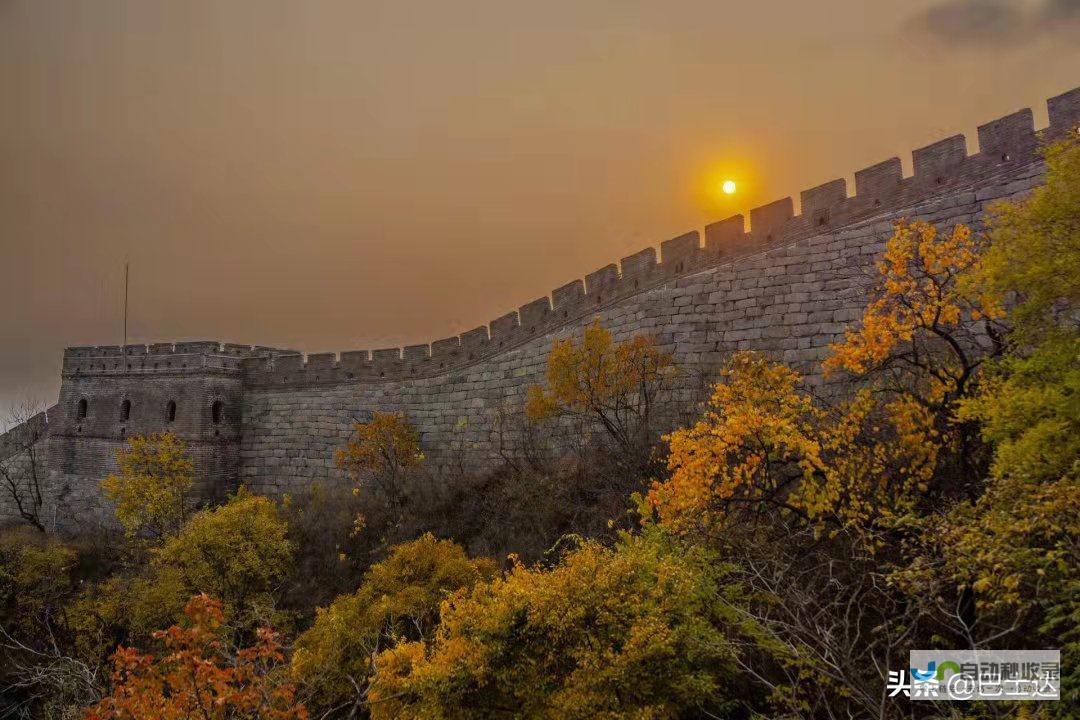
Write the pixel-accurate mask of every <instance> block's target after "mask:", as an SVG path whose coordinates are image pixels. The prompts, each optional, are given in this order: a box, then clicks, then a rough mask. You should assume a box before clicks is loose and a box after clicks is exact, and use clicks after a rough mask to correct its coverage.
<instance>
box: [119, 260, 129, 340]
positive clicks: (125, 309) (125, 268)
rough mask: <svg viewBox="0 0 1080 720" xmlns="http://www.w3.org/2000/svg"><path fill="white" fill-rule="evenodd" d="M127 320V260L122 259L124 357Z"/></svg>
mask: <svg viewBox="0 0 1080 720" xmlns="http://www.w3.org/2000/svg"><path fill="white" fill-rule="evenodd" d="M127 320H128V262H127V260H125V261H124V344H123V345H122V346H121V347H123V348H124V357H125V358H126V357H127V344H128V341H127V337H128V336H127Z"/></svg>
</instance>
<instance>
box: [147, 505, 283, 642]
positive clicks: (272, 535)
mask: <svg viewBox="0 0 1080 720" xmlns="http://www.w3.org/2000/svg"><path fill="white" fill-rule="evenodd" d="M287 533H288V525H287V524H286V523H285V521H284V519H283V518H282V517H281V515H280V513H279V512H278V509H277V506H276V505H275V504H274V502H273V501H272V500H270V499H269V498H266V497H262V496H258V495H252V494H251V493H249V492H247V491H245V490H243V489H241V490H240V491H239V492H237V493H236V495H234V496H232V497H231V498H229V501H228V502H227V503H226V504H225V505H223V506H221V507H218V508H214V509H213V510H204V511H202V512H199V513H197V514H196V515H194V516H193V517H192V518H191V520H190V521H188V523H187V524H186V525H184V527H183V528H182V529H181V530H180V531H179V532H178V533H176V534H175V535H173V536H172V537H170V538H169V539H168V540H166V542H165V543H164V544H163V545H162V546H161V547H160V548H158V549H156V550H155V551H154V553H153V557H152V559H151V565H150V570H149V572H148V573H147V574H146V575H145V576H144V577H143V578H139V579H138V580H137V581H136V582H135V584H134V587H133V589H132V595H133V602H134V604H135V608H133V610H132V614H133V616H134V619H135V620H136V621H137V622H138V623H139V624H140V625H141V626H143V627H148V626H150V625H151V624H152V623H162V624H163V622H165V621H168V620H171V619H175V618H177V616H178V615H179V612H180V611H181V610H182V608H183V607H184V603H185V602H186V600H187V598H189V597H191V596H192V595H194V594H198V593H208V594H210V595H212V596H214V597H215V598H219V600H220V602H221V605H222V609H223V611H224V613H225V616H226V617H227V618H228V619H229V620H230V622H231V623H232V624H233V625H235V626H237V627H239V628H241V629H244V628H250V627H253V626H256V625H258V624H259V623H260V622H261V621H262V620H263V615H265V614H266V613H268V612H270V611H272V609H273V606H274V592H275V591H276V590H277V588H278V586H279V585H280V583H281V582H282V580H283V579H284V578H285V576H286V575H287V573H288V572H289V570H290V566H291V562H292V552H293V548H292V544H291V543H290V541H289V539H288V536H287ZM158 627H160V624H159V625H158Z"/></svg>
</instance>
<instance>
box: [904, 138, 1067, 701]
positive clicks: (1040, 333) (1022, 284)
mask: <svg viewBox="0 0 1080 720" xmlns="http://www.w3.org/2000/svg"><path fill="white" fill-rule="evenodd" d="M1046 161H1047V177H1046V184H1045V185H1044V186H1042V187H1040V188H1038V189H1036V190H1035V191H1034V192H1033V193H1032V195H1031V197H1030V198H1028V199H1027V200H1025V201H1023V202H1019V203H1007V204H1003V205H999V206H997V207H995V208H994V209H993V210H992V213H991V215H990V222H989V226H990V236H991V245H990V249H989V250H988V252H987V255H986V259H985V262H984V263H983V264H982V266H981V268H980V272H979V273H978V274H976V275H974V276H972V277H971V278H970V279H969V282H970V283H971V284H972V285H973V286H978V287H984V288H989V289H991V290H992V291H996V292H998V293H1001V294H1005V293H1012V294H1013V295H1012V297H1013V298H1014V300H1015V301H1014V303H1013V305H1012V307H1011V308H1010V311H1009V321H1010V324H1011V326H1012V327H1011V331H1010V333H1009V336H1008V338H1009V343H1010V353H1009V354H1008V355H1007V356H1006V357H1004V358H1002V360H1001V361H1000V362H998V363H996V364H994V365H993V366H992V367H991V368H990V372H989V378H988V380H987V381H986V382H984V383H983V384H982V386H981V388H980V391H979V392H978V393H977V394H976V395H974V396H973V397H971V398H968V399H967V400H966V401H965V402H963V403H962V406H961V408H960V411H959V413H958V414H959V416H960V417H961V418H963V419H965V420H967V421H972V422H978V423H979V424H980V427H981V430H982V435H983V438H984V439H985V440H986V441H988V442H989V443H991V444H992V446H993V460H992V463H991V465H990V473H989V474H990V478H989V480H988V483H987V489H986V492H985V493H984V494H982V495H981V496H980V497H978V498H977V499H976V500H974V501H973V502H968V503H960V504H958V505H957V506H956V507H954V508H952V509H951V511H950V512H949V513H948V514H947V515H946V516H945V517H944V518H943V521H942V523H941V524H940V526H939V527H938V528H937V530H938V537H940V538H941V543H940V545H939V546H936V547H934V548H933V549H934V550H935V552H936V557H938V558H940V559H941V560H940V566H941V567H942V568H943V569H944V571H945V572H946V573H948V574H949V575H950V576H951V578H952V579H953V581H954V582H957V583H962V584H964V585H965V586H966V587H969V588H971V590H972V592H973V593H974V595H975V598H976V602H977V608H978V610H979V615H980V618H982V619H983V620H984V621H985V622H993V623H995V624H996V625H997V626H1000V627H1011V626H1014V625H1016V624H1026V625H1027V627H1028V628H1032V627H1034V628H1037V630H1038V631H1039V632H1040V633H1042V634H1043V635H1044V636H1045V637H1047V638H1048V641H1049V642H1050V643H1051V644H1055V643H1056V644H1057V645H1058V646H1060V647H1062V649H1063V658H1062V660H1063V669H1064V668H1071V671H1069V674H1065V673H1064V672H1063V678H1064V681H1065V683H1064V684H1065V687H1064V688H1063V691H1064V692H1066V693H1076V692H1080V599H1078V598H1080V571H1078V568H1080V561H1078V558H1080V540H1078V538H1080V363H1078V362H1077V358H1080V322H1078V318H1080V141H1077V140H1075V139H1074V140H1071V141H1066V142H1063V143H1060V144H1057V145H1055V146H1052V147H1050V148H1048V150H1047V151H1046ZM916 570H919V568H916ZM913 575H914V576H915V577H917V580H918V581H917V582H916V587H918V588H924V587H925V586H926V581H927V579H926V575H927V573H926V572H914V573H913ZM1028 632H1029V635H1028V637H1031V634H1030V630H1029V631H1028Z"/></svg>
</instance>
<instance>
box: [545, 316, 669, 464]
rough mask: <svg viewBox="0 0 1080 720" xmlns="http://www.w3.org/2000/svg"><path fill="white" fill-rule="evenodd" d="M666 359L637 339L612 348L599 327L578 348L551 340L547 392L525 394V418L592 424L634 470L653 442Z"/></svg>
mask: <svg viewBox="0 0 1080 720" xmlns="http://www.w3.org/2000/svg"><path fill="white" fill-rule="evenodd" d="M674 371H675V368H674V364H673V361H672V356H671V353H668V352H664V351H662V350H660V349H659V348H658V347H657V346H656V343H655V341H654V340H653V339H652V338H650V337H647V336H644V335H637V336H635V337H633V338H631V339H629V340H626V341H624V342H620V343H617V342H615V340H614V338H613V337H612V335H611V333H610V332H609V331H608V330H607V329H605V328H604V327H602V326H601V325H600V322H599V321H596V322H594V323H593V324H592V325H590V326H588V327H587V328H585V331H584V333H583V335H582V338H581V342H580V343H575V342H574V340H573V339H572V338H568V339H566V340H556V341H555V342H554V344H553V345H552V348H551V353H550V354H549V355H548V359H547V385H548V387H547V389H546V390H545V389H544V388H543V387H542V386H540V385H534V386H532V387H530V388H529V395H528V401H527V404H526V413H527V414H528V416H529V418H530V419H532V420H534V421H538V420H544V419H547V418H552V417H560V416H563V417H570V418H574V419H578V420H584V421H587V422H588V423H590V424H591V423H597V424H599V425H600V427H602V428H603V429H604V431H605V432H606V433H607V435H608V437H610V438H611V440H612V441H613V442H614V444H615V447H616V449H617V450H618V451H619V453H620V454H621V457H622V458H624V462H625V463H626V464H627V465H628V466H629V467H631V468H633V469H634V470H640V469H641V468H642V467H643V466H644V464H645V462H646V460H647V455H648V452H649V448H650V446H651V444H652V442H653V439H654V438H653V437H652V433H653V427H652V420H653V419H654V418H653V413H654V411H655V409H656V403H657V399H658V397H659V395H660V393H661V391H662V390H663V389H664V387H665V386H666V385H667V383H668V382H669V380H670V379H671V377H672V376H673V375H674Z"/></svg>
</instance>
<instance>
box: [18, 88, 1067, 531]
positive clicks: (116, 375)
mask: <svg viewBox="0 0 1080 720" xmlns="http://www.w3.org/2000/svg"><path fill="white" fill-rule="evenodd" d="M1047 109H1048V113H1049V126H1048V127H1047V128H1044V129H1042V130H1039V131H1036V129H1035V127H1034V121H1033V115H1032V112H1031V111H1030V110H1022V111H1019V112H1016V113H1013V114H1011V115H1007V116H1005V117H1002V118H1000V119H998V120H994V121H993V122H990V123H987V124H985V125H982V126H980V127H979V128H978V148H979V150H978V152H977V153H975V154H971V155H969V154H968V151H967V141H966V139H965V137H964V136H963V135H954V136H952V137H949V138H946V139H944V140H941V141H940V142H936V143H933V144H932V145H929V146H926V147H924V148H921V149H919V150H916V151H914V153H913V156H912V160H913V174H912V176H911V177H904V176H903V171H902V167H901V162H900V159H899V158H895V157H894V158H891V159H889V160H886V161H884V162H881V163H878V164H877V165H873V166H871V167H869V168H866V169H864V170H859V171H857V172H856V173H855V188H854V189H855V193H854V195H853V196H849V195H848V188H847V183H846V182H845V181H844V180H843V179H839V180H833V181H831V182H827V183H825V184H822V185H819V186H818V187H815V188H811V189H809V190H806V191H803V192H802V193H801V196H800V201H801V202H800V209H801V210H800V214H799V215H795V214H794V204H793V201H792V199H791V198H790V197H788V198H784V199H782V200H778V201H776V202H773V203H770V204H768V205H765V206H763V207H759V208H755V209H753V210H751V211H750V228H749V231H747V230H746V228H745V223H744V218H743V216H741V215H736V216H734V217H731V218H728V219H726V220H722V221H720V222H717V223H713V224H711V225H708V226H706V227H705V228H704V232H703V233H701V232H698V231H693V232H689V233H686V234H683V235H680V236H678V237H676V238H674V239H672V240H668V241H666V242H664V243H662V244H661V245H660V254H659V259H658V257H657V252H656V248H653V247H649V248H645V249H644V250H642V251H640V252H638V253H635V254H633V255H631V256H629V257H626V258H623V259H622V260H621V261H620V263H619V264H618V265H616V264H611V265H607V266H605V267H603V268H600V269H599V270H596V271H595V272H592V273H589V274H588V275H586V276H585V278H584V280H580V279H578V280H574V281H573V282H570V283H567V284H566V285H563V286H562V287H559V288H557V289H555V290H554V291H552V293H551V296H550V297H548V296H545V297H542V298H539V299H537V300H534V301H532V302H529V303H526V304H524V305H522V306H521V307H520V308H519V309H518V310H516V311H512V312H509V313H507V314H505V315H502V316H500V317H498V318H496V319H495V320H492V321H491V322H490V324H489V325H487V326H482V327H478V328H476V329H474V330H470V331H469V332H466V333H463V334H462V335H460V336H457V337H450V338H446V339H442V340H436V341H434V342H432V343H431V344H430V345H427V344H425V345H412V346H409V347H405V348H403V349H401V348H391V349H378V350H373V351H371V352H370V353H369V352H368V351H367V350H348V351H344V352H341V353H340V354H338V353H321V354H309V355H307V356H306V358H305V357H304V356H303V355H302V354H300V353H297V352H294V351H289V350H282V349H275V348H269V347H260V346H250V345H236V344H221V343H218V342H177V343H175V344H173V343H159V344H153V345H148V346H146V345H129V346H126V347H119V346H104V347H73V348H68V349H67V350H66V351H65V353H64V364H63V377H62V385H61V390H60V396H59V399H58V402H57V404H56V405H54V406H52V407H50V408H49V409H48V410H47V411H45V412H44V413H41V414H39V415H37V416H35V417H33V418H31V419H30V420H29V421H28V422H27V423H25V424H23V425H21V426H18V427H16V428H13V429H12V430H10V431H9V432H8V433H6V434H5V435H3V436H0V462H6V463H8V466H9V467H14V468H16V469H17V470H18V469H19V468H23V470H24V471H25V468H24V467H23V466H25V465H26V464H27V463H28V460H27V457H26V456H27V453H26V452H25V450H26V448H27V446H28V444H29V443H33V446H34V448H36V450H37V453H36V455H35V462H37V463H38V464H39V465H40V466H41V467H43V468H44V479H45V486H46V490H47V492H46V495H47V497H46V504H47V506H48V509H47V512H46V513H45V514H44V515H45V517H46V518H47V520H48V521H49V522H50V523H51V524H53V525H57V526H62V527H65V528H76V527H77V526H78V525H79V520H80V518H84V517H85V518H90V517H95V516H97V515H99V514H100V512H101V511H102V510H103V509H104V508H103V505H102V499H101V497H100V494H99V490H98V483H99V481H100V480H101V479H102V478H103V477H105V475H107V474H108V473H109V472H110V471H112V470H113V469H114V467H115V465H114V458H113V454H114V451H115V450H116V449H117V448H118V447H121V446H122V445H123V443H124V442H125V439H126V438H127V437H130V436H131V435H134V434H142V433H148V432H154V431H164V430H169V431H171V432H174V433H176V434H177V435H178V436H180V437H181V438H183V439H184V440H185V441H186V442H187V443H188V445H189V447H190V449H191V452H192V455H193V457H194V459H195V462H196V474H197V478H198V490H199V493H200V494H201V496H203V497H205V498H218V497H221V496H223V495H224V494H225V493H226V492H228V491H231V490H232V489H234V488H236V487H237V486H238V485H241V484H243V485H246V486H247V487H249V488H251V489H252V490H254V491H256V492H261V493H271V494H274V493H284V492H295V491H297V490H300V489H302V488H304V487H305V486H308V485H310V484H312V483H314V482H316V481H324V482H327V483H334V482H339V481H341V480H342V479H343V477H342V474H341V471H339V470H337V469H336V468H335V467H334V463H333V452H334V450H335V449H336V448H338V447H340V446H341V445H342V444H344V443H345V442H346V441H347V439H348V438H349V437H350V434H351V431H352V424H353V422H354V420H355V419H357V418H360V419H362V418H364V417H365V416H366V415H368V414H369V413H370V412H371V411H373V410H384V411H389V410H392V411H404V412H405V413H406V415H407V417H408V419H409V421H410V422H412V423H413V424H414V425H415V426H416V427H417V429H418V430H419V432H420V433H421V442H422V445H423V447H424V451H425V454H426V455H427V456H428V457H429V458H430V459H431V461H432V462H433V463H436V464H437V463H440V462H441V463H446V462H449V461H450V460H451V457H452V458H453V461H454V462H456V463H459V464H460V465H461V466H463V467H466V468H469V469H471V470H477V471H482V470H484V469H485V468H490V467H493V466H494V465H495V464H496V463H498V462H500V453H506V452H510V453H512V452H515V448H514V447H513V446H512V445H511V446H508V447H499V448H496V447H495V442H496V440H495V435H496V433H495V428H494V424H495V422H496V418H497V417H499V414H500V411H501V410H502V409H504V408H514V407H517V408H520V406H521V404H522V402H523V398H524V396H525V392H526V389H527V387H528V386H529V385H531V384H534V383H537V382H540V381H542V379H543V373H544V362H545V358H546V356H547V353H548V351H549V349H550V348H551V344H552V341H553V340H554V339H555V338H562V337H568V336H571V335H577V334H579V333H580V332H581V330H582V328H583V327H584V326H585V325H587V324H589V323H591V322H592V321H593V320H594V319H598V320H599V322H600V323H601V324H602V325H603V326H604V327H606V328H608V329H609V330H611V331H612V333H613V334H614V335H615V336H616V338H617V339H625V338H628V337H631V336H633V335H635V334H639V333H648V334H651V335H653V336H654V337H655V338H656V339H657V342H658V343H659V344H660V345H661V346H662V347H663V348H665V349H667V350H669V351H671V352H672V353H673V354H674V358H675V362H676V364H677V365H678V366H680V367H681V368H684V369H690V370H694V371H695V372H696V373H697V374H698V375H699V376H703V377H706V376H708V375H709V373H711V372H712V371H714V370H715V369H716V368H717V367H718V366H719V365H720V364H722V362H723V361H724V359H725V358H726V357H727V356H728V355H729V354H730V353H731V352H732V351H734V350H738V349H744V348H752V349H756V350H760V351H763V352H765V353H767V354H769V355H771V356H773V357H775V358H776V359H779V360H783V361H785V362H787V363H789V364H791V365H792V366H793V367H795V368H796V369H797V370H799V371H800V372H802V373H804V375H805V382H806V383H807V384H808V385H810V386H817V387H819V388H821V387H822V378H821V376H820V374H819V373H818V370H817V365H818V363H819V362H820V360H821V359H822V357H823V356H824V353H825V352H826V351H827V348H828V345H829V344H830V343H831V342H834V341H835V340H836V339H838V337H840V336H841V335H842V332H843V329H844V327H845V325H846V324H848V323H851V322H853V321H855V320H857V318H858V317H859V316H860V315H861V311H862V307H863V305H864V303H865V297H866V286H867V278H868V277H869V274H870V271H871V269H872V267H873V262H874V260H875V257H876V255H877V254H878V253H879V252H880V251H881V249H882V248H883V246H884V242H885V240H886V238H887V237H888V236H889V234H890V233H891V230H892V223H893V221H894V220H896V219H898V218H901V217H907V218H921V219H925V220H928V221H931V222H933V223H937V224H941V225H943V226H951V225H952V224H955V223H968V224H972V225H974V226H976V227H978V226H979V224H980V222H981V218H982V216H983V213H984V211H985V209H986V207H987V206H988V204H990V203H992V202H994V201H997V200H1002V199H1012V198H1016V197H1020V196H1023V195H1024V194H1025V193H1027V192H1029V191H1030V190H1031V189H1032V188H1033V187H1035V186H1037V185H1038V184H1039V183H1040V182H1041V179H1042V176H1043V172H1044V168H1043V163H1042V160H1041V158H1040V155H1039V153H1038V150H1039V148H1040V146H1041V145H1043V144H1045V143H1046V142H1049V141H1051V140H1054V139H1057V138H1060V137H1063V136H1064V135H1066V134H1068V133H1075V132H1076V131H1077V126H1078V124H1080V88H1077V89H1075V90H1072V91H1070V92H1067V93H1065V94H1062V95H1059V96H1057V97H1054V98H1051V99H1050V100H1049V101H1048V103H1047ZM702 237H703V238H704V243H702ZM690 375H691V374H690V373H687V374H686V376H687V377H689V376H690ZM692 392H693V390H692V388H689V387H683V388H680V389H678V390H677V392H676V395H675V397H674V399H675V400H676V401H680V400H681V401H686V400H687V399H688V398H689V397H690V395H691V393H692ZM680 393H681V395H680ZM11 519H14V516H13V508H12V505H11V503H10V500H9V498H6V497H0V523H2V522H4V521H8V520H11Z"/></svg>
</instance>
